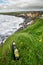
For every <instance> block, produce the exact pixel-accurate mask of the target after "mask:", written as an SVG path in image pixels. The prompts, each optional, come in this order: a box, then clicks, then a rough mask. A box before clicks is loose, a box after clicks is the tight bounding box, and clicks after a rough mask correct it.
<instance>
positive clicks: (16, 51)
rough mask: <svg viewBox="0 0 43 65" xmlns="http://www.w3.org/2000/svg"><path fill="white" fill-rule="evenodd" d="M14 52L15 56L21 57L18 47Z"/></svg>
mask: <svg viewBox="0 0 43 65" xmlns="http://www.w3.org/2000/svg"><path fill="white" fill-rule="evenodd" d="M14 54H15V57H19V53H18V50H17V49H15V50H14Z"/></svg>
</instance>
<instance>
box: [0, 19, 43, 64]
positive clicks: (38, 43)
mask: <svg viewBox="0 0 43 65" xmlns="http://www.w3.org/2000/svg"><path fill="white" fill-rule="evenodd" d="M13 40H14V41H15V42H16V45H17V48H18V50H19V53H20V59H19V60H13V54H12V41H13ZM0 65H43V19H36V20H35V22H34V23H33V24H31V25H30V26H28V27H27V28H25V29H24V30H23V31H19V32H17V33H16V34H13V35H12V36H11V37H9V38H8V39H7V41H6V42H5V44H4V45H3V46H2V47H0Z"/></svg>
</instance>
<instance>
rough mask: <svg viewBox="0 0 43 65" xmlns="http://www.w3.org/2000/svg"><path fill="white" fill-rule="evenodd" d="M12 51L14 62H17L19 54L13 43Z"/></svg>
mask: <svg viewBox="0 0 43 65" xmlns="http://www.w3.org/2000/svg"><path fill="white" fill-rule="evenodd" d="M12 49H13V55H14V60H19V52H18V49H17V47H16V44H15V42H13V43H12Z"/></svg>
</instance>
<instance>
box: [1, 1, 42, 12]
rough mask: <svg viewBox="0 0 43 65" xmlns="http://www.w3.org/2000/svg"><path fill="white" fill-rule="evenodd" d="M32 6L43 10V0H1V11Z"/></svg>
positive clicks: (24, 8) (25, 8) (26, 8)
mask: <svg viewBox="0 0 43 65" xmlns="http://www.w3.org/2000/svg"><path fill="white" fill-rule="evenodd" d="M31 8H34V9H35V8H36V9H38V8H40V9H42V10H43V0H0V12H4V11H8V10H9V11H17V10H29V9H31Z"/></svg>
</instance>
